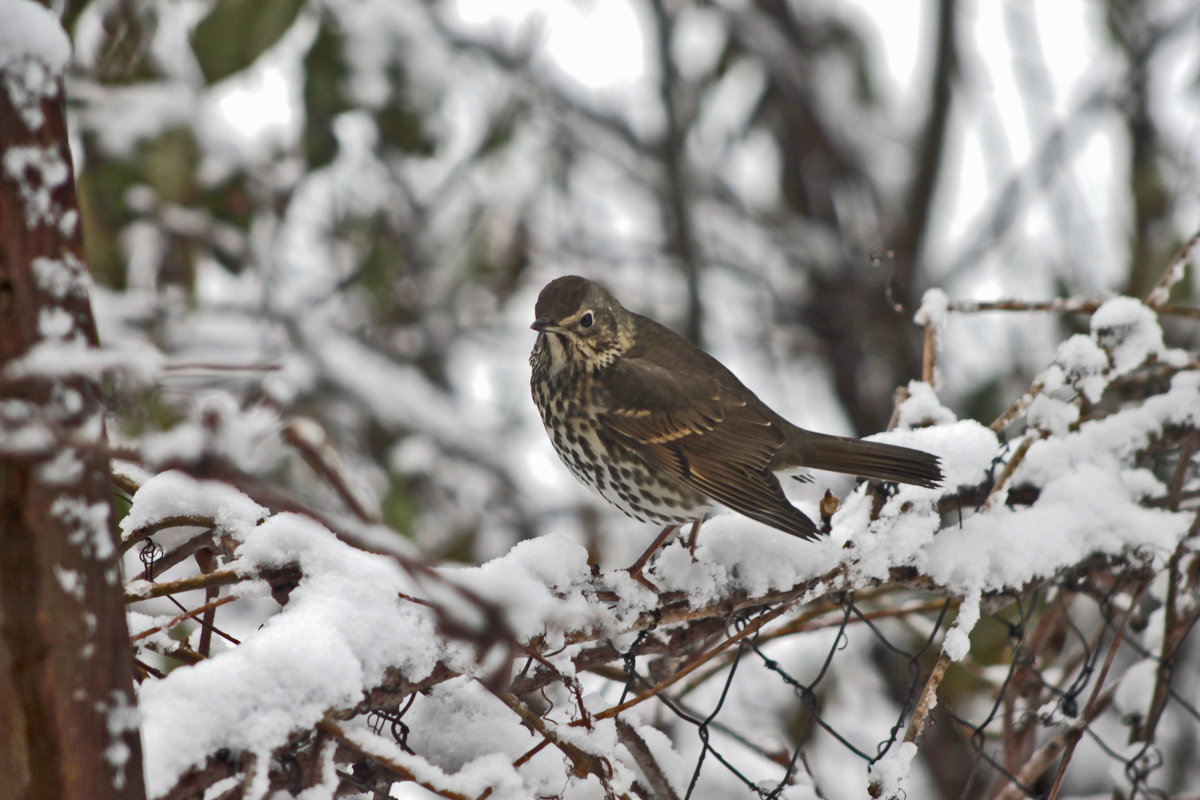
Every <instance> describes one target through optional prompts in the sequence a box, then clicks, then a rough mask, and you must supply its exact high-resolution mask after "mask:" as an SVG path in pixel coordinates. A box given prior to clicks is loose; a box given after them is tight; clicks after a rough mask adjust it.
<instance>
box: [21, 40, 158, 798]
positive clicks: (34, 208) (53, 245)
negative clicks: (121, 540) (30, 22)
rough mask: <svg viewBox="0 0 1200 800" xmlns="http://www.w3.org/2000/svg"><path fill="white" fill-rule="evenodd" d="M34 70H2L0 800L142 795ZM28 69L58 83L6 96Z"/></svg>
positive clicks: (122, 635) (57, 196)
mask: <svg viewBox="0 0 1200 800" xmlns="http://www.w3.org/2000/svg"><path fill="white" fill-rule="evenodd" d="M45 66H46V65H38V64H34V63H31V60H30V59H28V58H26V59H21V58H18V59H16V60H15V62H10V63H9V64H8V65H7V70H8V71H7V72H6V73H5V74H0V87H3V88H4V90H3V91H0V121H2V124H0V154H3V155H2V162H0V163H2V168H0V797H4V798H38V799H39V800H40V799H41V798H72V800H76V799H78V798H143V797H145V789H144V787H143V784H142V759H141V744H140V740H139V738H138V729H137V715H136V711H135V709H134V695H133V680H132V676H133V659H132V656H131V654H130V650H129V634H128V629H127V627H126V623H125V608H124V602H123V600H122V595H121V588H120V587H121V582H120V573H119V567H118V563H117V551H116V547H115V537H114V531H113V527H112V522H113V520H112V485H111V475H110V471H109V461H108V456H107V455H106V454H105V453H104V451H103V448H102V445H103V443H104V417H103V412H102V409H101V407H100V403H99V387H98V385H97V380H96V378H95V377H93V376H90V375H86V374H83V373H81V372H79V371H76V370H74V369H72V368H71V366H70V364H71V361H73V360H74V359H75V357H76V356H77V355H79V354H83V353H84V351H85V350H86V349H87V348H91V347H94V346H95V345H96V330H95V324H94V322H93V319H92V313H91V307H90V305H89V302H88V296H87V285H88V283H87V278H86V273H85V271H84V266H83V261H82V259H81V257H80V252H81V247H80V244H81V241H80V233H79V212H78V203H77V199H76V195H75V185H74V171H73V168H72V164H71V154H70V151H69V148H68V146H67V131H66V121H65V118H64V115H63V92H62V84H61V79H60V78H58V79H55V78H45V77H44V76H45V72H44V71H39V68H41V69H43V70H44V68H45ZM29 75H36V76H40V77H41V78H43V80H41V81H40V83H39V84H38V88H40V89H42V90H43V93H45V89H47V88H49V87H51V86H52V84H50V83H49V82H48V81H50V80H54V81H56V82H57V88H56V89H51V93H46V96H44V97H42V98H41V100H40V102H39V100H38V95H37V94H34V95H33V96H32V100H31V98H30V95H29V94H25V95H23V96H22V95H21V93H20V92H11V91H10V90H11V88H12V87H13V86H14V85H20V83H21V81H23V80H28V79H29V78H28V76H29ZM13 97H17V98H18V100H17V101H16V102H19V103H20V106H21V107H20V108H16V107H14V101H13ZM39 110H40V118H39ZM48 348H49V349H48ZM31 354H32V355H31ZM68 357H69V358H70V359H71V361H67V360H65V359H66V358H68ZM14 367H16V369H14Z"/></svg>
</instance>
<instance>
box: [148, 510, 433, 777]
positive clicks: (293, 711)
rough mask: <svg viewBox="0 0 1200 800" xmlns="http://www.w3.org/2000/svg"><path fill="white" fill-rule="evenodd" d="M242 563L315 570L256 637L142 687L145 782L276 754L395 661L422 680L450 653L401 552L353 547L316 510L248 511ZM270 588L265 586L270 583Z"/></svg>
mask: <svg viewBox="0 0 1200 800" xmlns="http://www.w3.org/2000/svg"><path fill="white" fill-rule="evenodd" d="M237 519H240V520H241V523H240V524H239V526H238V527H237V528H236V529H235V530H231V531H230V532H231V533H232V534H233V535H235V536H239V537H242V538H243V539H244V542H243V544H242V547H241V549H240V552H239V558H238V562H237V563H238V566H239V568H240V569H242V570H243V571H244V572H245V573H246V574H254V573H255V572H256V571H257V570H259V569H264V568H270V567H279V566H282V565H285V564H289V563H296V564H298V565H299V567H300V569H301V571H302V573H303V575H304V578H303V579H302V581H301V583H300V585H299V586H298V587H297V588H296V589H295V590H293V591H292V593H291V596H290V600H289V602H288V604H287V606H286V607H285V608H284V609H283V610H282V611H280V613H278V614H276V615H275V616H273V617H271V618H270V619H269V620H268V621H267V622H266V623H265V624H264V625H263V627H262V629H261V630H260V631H258V632H257V633H256V634H255V635H254V636H252V637H250V638H248V639H247V640H246V641H244V642H243V643H242V644H241V645H240V646H238V647H236V648H234V649H232V650H227V651H224V652H222V653H221V654H220V656H219V657H216V658H210V659H208V660H206V661H203V662H201V663H199V664H196V665H195V666H192V667H190V668H188V669H180V670H175V671H173V672H171V673H170V674H169V675H168V676H167V677H166V678H164V679H162V680H160V681H157V682H153V683H150V682H148V683H144V684H142V686H141V689H140V696H139V706H140V708H141V710H142V715H143V724H142V736H143V742H144V747H145V749H146V767H147V769H146V779H147V787H148V790H149V793H150V795H151V796H155V795H159V794H162V793H163V792H164V791H166V790H167V789H168V788H169V787H170V786H171V785H172V784H173V783H174V782H175V781H176V780H177V779H178V777H179V775H180V774H182V772H183V771H184V770H186V769H187V768H188V767H190V766H192V765H193V759H195V758H198V757H200V758H202V757H203V755H204V754H205V753H209V752H212V751H213V750H216V749H220V748H222V747H231V748H235V749H241V750H246V751H248V752H251V753H259V754H262V755H264V756H265V755H266V754H267V753H269V752H270V750H271V749H273V748H275V747H278V746H279V745H281V744H283V743H284V742H285V741H287V737H288V736H289V735H290V734H291V733H292V732H293V731H295V730H297V729H299V728H304V727H311V726H312V725H314V724H315V723H316V722H317V721H319V720H320V719H322V718H323V717H324V715H325V713H326V712H327V710H328V709H330V708H336V707H345V706H353V705H354V704H356V703H357V702H358V701H359V700H360V699H361V697H362V691H363V689H364V687H368V686H373V685H377V684H378V683H380V682H381V681H382V679H383V675H384V671H385V670H387V669H388V668H397V669H399V670H400V671H401V672H402V673H403V674H404V675H405V676H406V677H407V678H408V679H410V680H420V679H421V678H422V677H424V676H425V675H427V674H428V673H429V671H430V670H431V669H432V668H433V666H434V663H435V662H436V660H437V657H438V655H439V652H438V650H439V647H438V645H437V644H436V643H437V641H438V639H439V637H438V636H437V635H436V632H435V627H434V622H433V620H432V615H431V614H430V613H428V611H427V610H426V609H424V607H422V606H416V605H413V604H412V603H409V602H406V601H404V600H402V599H401V598H400V597H399V594H400V593H402V592H403V593H406V594H408V593H411V592H412V591H413V590H414V587H413V585H412V583H411V581H410V580H409V579H408V578H407V576H405V574H404V573H403V571H402V570H401V569H400V568H399V567H398V566H397V565H396V564H395V563H394V562H393V561H391V560H390V559H387V558H384V557H379V556H372V555H369V554H367V553H362V552H359V551H356V550H353V549H350V548H347V547H345V546H343V545H342V544H341V543H340V542H339V541H338V540H337V539H336V538H335V537H334V536H333V535H332V534H331V533H329V531H327V530H325V529H324V528H322V527H321V526H320V525H318V524H317V523H315V522H313V521H312V520H310V519H307V518H304V517H299V516H296V515H293V514H279V515H276V516H274V517H271V518H270V519H268V520H266V521H265V522H263V523H262V524H261V525H257V526H252V527H251V526H248V525H247V521H248V518H247V517H245V516H244V515H238V517H237ZM261 591H263V592H264V593H265V592H266V587H265V586H263V587H262V590H261Z"/></svg>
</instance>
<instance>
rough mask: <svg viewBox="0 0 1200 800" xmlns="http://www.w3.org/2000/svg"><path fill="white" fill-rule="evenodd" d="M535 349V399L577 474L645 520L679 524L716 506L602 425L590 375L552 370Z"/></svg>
mask: <svg viewBox="0 0 1200 800" xmlns="http://www.w3.org/2000/svg"><path fill="white" fill-rule="evenodd" d="M537 355H538V354H537V352H536V351H535V353H534V358H533V359H531V362H532V364H533V377H532V380H531V381H530V388H531V389H532V392H533V400H534V403H535V404H536V405H537V407H538V411H539V412H540V413H541V415H542V423H543V424H544V425H545V426H546V433H547V434H548V435H549V437H550V441H551V442H552V443H553V444H554V450H555V452H557V453H558V456H559V458H561V459H562V460H563V463H564V464H566V465H567V468H568V469H570V470H571V472H572V473H573V474H574V475H575V477H576V478H578V479H579V480H580V481H581V482H582V483H584V484H587V485H588V486H590V487H592V488H593V489H595V490H596V491H597V492H598V493H599V494H600V496H601V497H603V498H604V499H605V500H607V501H608V502H610V503H612V504H613V505H614V506H616V507H617V508H619V509H621V511H623V512H624V513H625V514H628V515H629V516H631V517H633V518H634V519H638V520H641V521H642V522H657V523H660V524H681V523H684V522H691V521H693V520H696V519H699V518H701V517H703V516H704V514H705V513H707V512H708V511H709V510H711V509H712V507H713V503H712V501H711V500H709V499H708V498H706V497H705V496H704V495H702V494H700V493H699V492H697V491H695V490H694V489H692V488H690V487H688V486H686V485H684V484H683V483H681V482H679V481H677V480H675V479H674V478H672V477H670V476H665V475H662V474H661V473H659V472H657V471H654V470H652V469H651V468H650V467H649V466H648V465H647V464H646V462H645V461H643V460H642V459H641V457H640V456H638V455H637V453H635V452H633V451H631V450H630V449H629V448H627V447H625V446H624V445H623V444H621V443H620V442H619V441H617V440H616V439H615V437H614V436H613V435H612V434H609V433H607V432H606V431H604V429H603V428H602V427H601V425H600V424H599V419H600V416H599V415H602V414H603V413H604V409H602V408H597V407H596V404H595V402H594V398H595V388H594V387H595V378H594V377H593V376H592V375H590V374H576V375H573V376H570V377H568V376H567V375H566V374H565V373H566V372H567V371H566V370H563V371H560V372H559V373H557V374H554V375H551V374H550V372H549V370H548V369H545V368H542V369H539V364H538V358H537ZM543 365H544V362H543Z"/></svg>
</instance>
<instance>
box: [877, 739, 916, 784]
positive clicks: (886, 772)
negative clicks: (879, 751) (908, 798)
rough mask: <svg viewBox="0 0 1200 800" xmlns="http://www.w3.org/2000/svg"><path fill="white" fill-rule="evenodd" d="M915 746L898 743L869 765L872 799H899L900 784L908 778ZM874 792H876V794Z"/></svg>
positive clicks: (909, 743) (914, 754)
mask: <svg viewBox="0 0 1200 800" xmlns="http://www.w3.org/2000/svg"><path fill="white" fill-rule="evenodd" d="M916 755H917V746H916V745H915V744H913V743H912V742H900V743H899V744H897V745H895V746H893V747H892V749H891V750H889V751H888V752H887V755H885V756H883V757H882V758H880V759H879V760H878V761H876V762H875V763H874V764H872V765H871V772H870V775H871V788H872V793H871V794H872V796H873V797H884V798H893V797H900V796H902V795H901V784H902V783H903V781H904V779H905V778H907V777H908V771H909V769H910V767H911V765H912V760H913V758H914V757H915V756H916ZM875 790H878V792H877V793H876V791H875Z"/></svg>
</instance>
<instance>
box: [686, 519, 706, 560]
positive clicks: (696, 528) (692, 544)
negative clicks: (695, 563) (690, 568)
mask: <svg viewBox="0 0 1200 800" xmlns="http://www.w3.org/2000/svg"><path fill="white" fill-rule="evenodd" d="M702 522H704V517H701V518H700V519H698V520H696V521H695V522H693V523H692V530H691V532H690V533H689V534H688V542H687V544H688V552H689V553H691V554H692V560H695V558H696V537H697V536H698V535H699V534H700V523H702Z"/></svg>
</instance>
